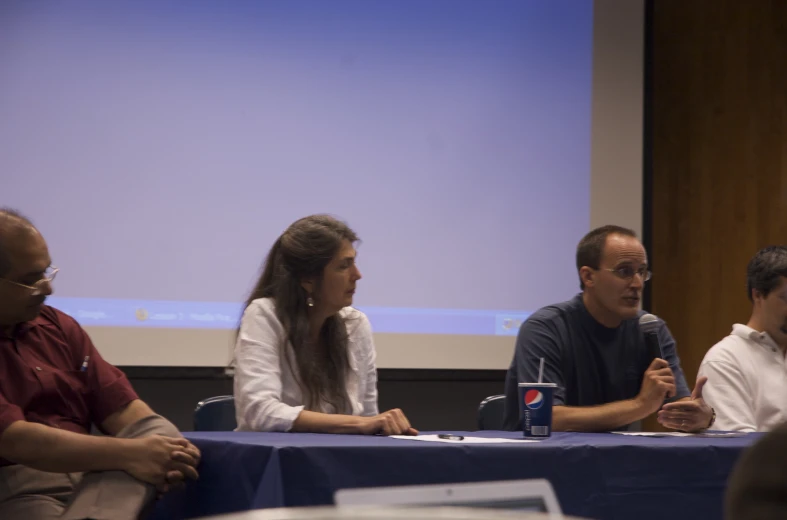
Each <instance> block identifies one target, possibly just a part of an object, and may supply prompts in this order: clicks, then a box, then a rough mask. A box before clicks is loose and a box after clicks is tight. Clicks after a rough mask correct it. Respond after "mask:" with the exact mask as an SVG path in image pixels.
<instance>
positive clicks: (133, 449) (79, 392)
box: [0, 209, 200, 520]
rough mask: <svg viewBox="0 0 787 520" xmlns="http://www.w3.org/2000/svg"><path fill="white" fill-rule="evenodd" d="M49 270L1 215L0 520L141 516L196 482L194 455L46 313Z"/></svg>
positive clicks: (33, 235)
mask: <svg viewBox="0 0 787 520" xmlns="http://www.w3.org/2000/svg"><path fill="white" fill-rule="evenodd" d="M51 263H52V261H51V259H50V257H49V251H48V249H47V246H46V242H45V241H44V239H43V237H42V236H41V234H40V233H39V232H38V230H36V228H35V227H34V226H33V225H32V224H31V223H30V221H29V220H27V219H26V218H24V217H23V216H21V215H20V214H19V213H17V212H15V211H13V210H8V209H0V518H2V519H3V520H15V519H17V518H19V519H24V520H31V519H50V518H59V519H67V520H74V519H88V518H95V519H98V520H104V519H112V520H114V519H118V520H121V519H122V520H126V519H128V520H132V519H137V518H139V517H140V516H142V515H143V514H144V511H145V509H146V507H148V506H150V505H151V504H152V503H153V498H154V497H155V494H156V492H157V491H158V492H159V493H162V492H166V491H168V490H169V489H170V488H171V487H172V486H177V485H180V484H181V483H182V482H183V480H184V479H186V478H190V479H196V478H197V471H196V469H195V468H196V466H197V465H198V464H199V458H200V453H199V450H197V448H196V447H194V446H193V445H192V444H191V443H190V442H189V441H187V440H186V439H184V438H183V437H182V436H181V435H180V433H179V432H178V430H177V428H175V426H174V425H173V424H172V423H170V422H169V421H167V420H166V419H164V418H163V417H161V416H158V415H156V414H155V412H153V410H151V409H150V407H148V405H146V404H145V403H144V402H142V401H141V400H140V399H139V397H137V394H136V393H135V392H134V390H133V389H132V388H131V385H130V383H129V381H128V380H127V379H126V377H125V375H124V374H123V373H122V372H121V371H120V370H118V369H117V368H115V367H113V366H112V365H110V364H109V363H107V362H106V361H104V360H103V359H102V358H101V355H100V354H99V353H98V351H97V350H96V348H95V347H94V346H93V344H92V342H91V341H90V338H89V337H88V335H87V334H86V333H85V331H84V330H82V328H81V327H80V326H79V324H77V322H76V321H74V320H73V319H72V318H71V317H69V316H67V315H66V314H64V313H62V312H60V311H58V310H56V309H54V308H52V307H49V306H47V305H44V300H45V299H46V297H47V296H48V295H49V294H51V293H52V287H51V282H52V279H53V278H54V277H55V274H57V269H56V268H54V267H53V266H52V265H51ZM91 425H96V426H97V427H98V428H99V429H100V430H101V431H102V432H103V433H104V434H105V435H104V436H95V435H90V428H91Z"/></svg>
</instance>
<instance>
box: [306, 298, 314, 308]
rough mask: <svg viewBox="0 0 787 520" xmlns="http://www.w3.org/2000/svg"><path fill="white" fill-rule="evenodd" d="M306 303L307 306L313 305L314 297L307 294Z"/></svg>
mask: <svg viewBox="0 0 787 520" xmlns="http://www.w3.org/2000/svg"><path fill="white" fill-rule="evenodd" d="M306 305H308V306H309V307H314V298H312V297H311V296H307V297H306Z"/></svg>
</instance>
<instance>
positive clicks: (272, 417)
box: [234, 298, 378, 432]
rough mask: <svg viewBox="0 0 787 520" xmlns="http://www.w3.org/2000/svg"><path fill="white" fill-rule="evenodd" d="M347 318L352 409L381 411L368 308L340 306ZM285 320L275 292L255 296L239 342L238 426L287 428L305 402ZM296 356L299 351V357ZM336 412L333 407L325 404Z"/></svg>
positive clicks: (366, 412)
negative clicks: (278, 311)
mask: <svg viewBox="0 0 787 520" xmlns="http://www.w3.org/2000/svg"><path fill="white" fill-rule="evenodd" d="M340 315H341V316H342V317H343V318H345V320H346V323H347V334H348V337H349V341H348V345H347V349H348V354H349V361H350V368H351V370H350V372H349V373H348V374H347V379H346V382H345V384H346V387H345V388H346V390H347V397H348V398H349V400H350V405H351V406H352V415H364V416H372V415H377V414H378V411H377V368H376V366H375V357H376V354H375V350H374V342H373V341H372V327H371V325H370V324H369V319H368V318H367V317H366V315H365V314H364V313H362V312H361V311H359V310H357V309H353V308H352V307H346V308H344V309H342V310H341V311H340ZM285 344H286V348H287V349H289V352H290V354H291V355H292V353H293V351H292V345H291V344H290V342H289V341H287V338H286V333H285V331H284V326H283V325H282V324H281V322H280V321H279V319H278V318H277V317H276V312H275V303H274V302H273V300H272V299H271V298H260V299H257V300H254V301H252V302H251V303H250V304H249V306H248V307H247V308H246V310H245V311H244V313H243V318H242V319H241V325H240V333H239V334H238V340H237V342H236V344H235V381H234V387H235V416H236V419H237V421H238V428H237V431H263V432H286V431H289V430H290V429H291V428H292V423H293V422H295V419H296V418H297V417H298V414H300V413H301V410H303V408H304V400H303V395H302V393H301V389H300V386H299V385H298V383H297V379H296V377H295V375H294V374H293V373H292V370H291V369H290V366H289V363H287V360H286V358H285V356H283V355H282V354H283V352H282V350H283V348H284V345H285ZM293 359H294V357H293ZM315 411H321V412H324V413H332V412H333V411H334V410H333V409H332V407H329V406H326V405H323V406H321V409H320V410H315Z"/></svg>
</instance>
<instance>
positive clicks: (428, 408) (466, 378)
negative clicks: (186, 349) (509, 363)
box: [120, 367, 505, 431]
mask: <svg viewBox="0 0 787 520" xmlns="http://www.w3.org/2000/svg"><path fill="white" fill-rule="evenodd" d="M120 368H121V369H122V370H123V371H124V372H126V374H127V375H128V376H129V379H130V380H131V383H132V384H133V385H134V389H135V390H136V391H137V393H138V394H139V396H140V398H142V399H143V400H144V401H145V402H147V403H148V404H149V405H150V406H151V407H152V408H153V409H154V410H156V412H158V413H160V414H161V415H163V416H165V417H167V418H168V419H169V420H170V421H172V422H173V423H174V424H175V425H176V426H177V427H178V428H179V429H181V430H183V431H189V430H192V429H193V426H192V412H193V411H194V407H195V406H196V405H197V402H199V401H200V400H201V399H205V398H206V397H211V396H215V395H227V394H232V380H231V379H230V378H228V377H226V376H224V375H223V374H222V370H221V369H214V368H206V369H201V368H178V367H167V368H147V367H120ZM504 377H505V371H503V370H398V369H387V370H386V369H381V370H380V372H379V383H378V390H379V393H380V397H379V403H380V410H389V409H391V408H401V409H402V410H403V411H404V412H405V414H406V415H407V417H408V418H409V419H410V422H411V423H412V424H413V426H414V427H416V428H418V429H420V430H427V431H428V430H460V431H472V430H476V429H477V423H476V411H477V409H478V404H479V403H480V402H481V400H483V399H484V398H486V397H488V396H490V395H495V394H501V393H502V392H503V379H504Z"/></svg>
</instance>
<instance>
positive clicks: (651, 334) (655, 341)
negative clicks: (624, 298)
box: [639, 314, 664, 359]
mask: <svg viewBox="0 0 787 520" xmlns="http://www.w3.org/2000/svg"><path fill="white" fill-rule="evenodd" d="M660 325H661V320H659V319H658V318H657V317H656V316H654V315H653V314H643V315H642V317H640V319H639V329H640V330H641V331H642V332H643V334H644V335H645V344H646V345H647V346H648V352H650V355H651V357H652V358H653V359H656V358H662V359H663V358H664V356H663V355H662V354H661V346H660V345H659V335H658V329H659V326H660Z"/></svg>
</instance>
